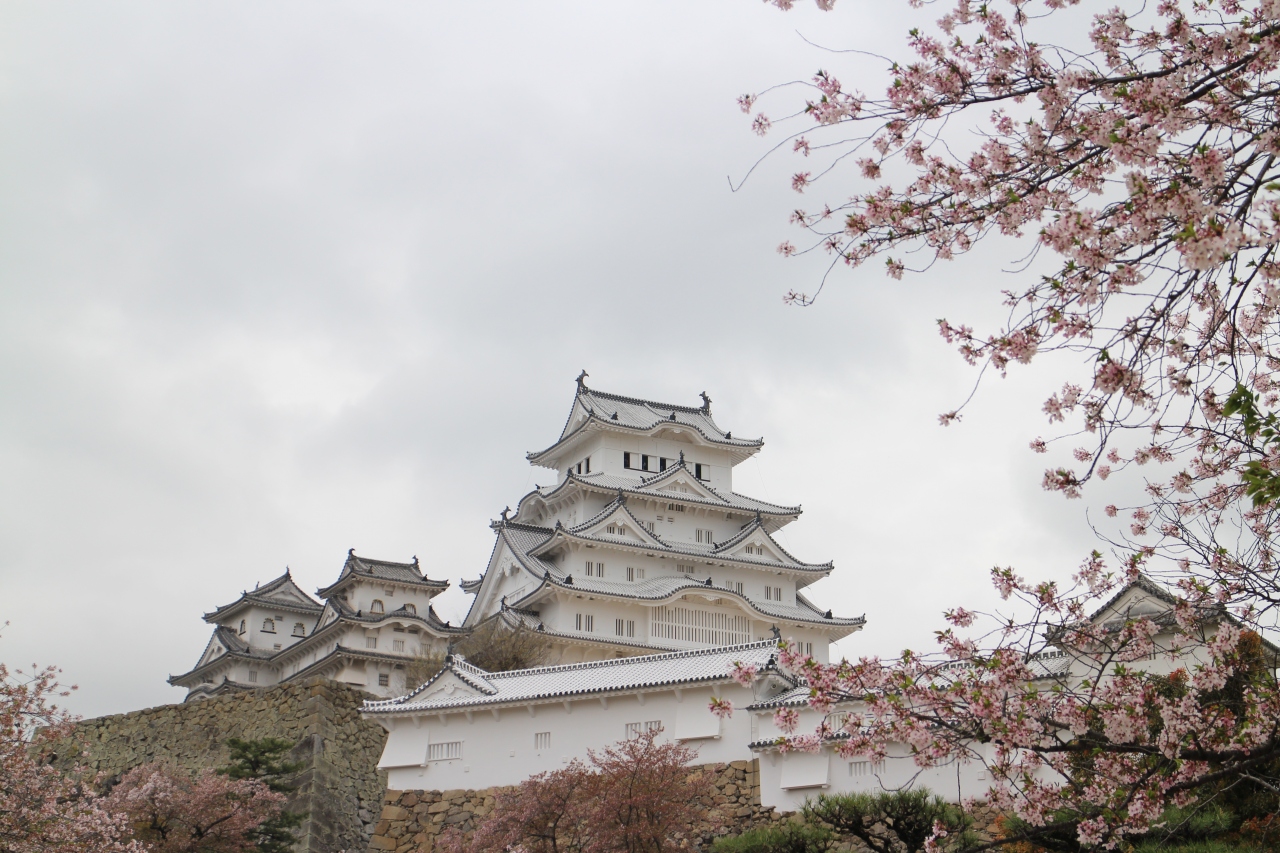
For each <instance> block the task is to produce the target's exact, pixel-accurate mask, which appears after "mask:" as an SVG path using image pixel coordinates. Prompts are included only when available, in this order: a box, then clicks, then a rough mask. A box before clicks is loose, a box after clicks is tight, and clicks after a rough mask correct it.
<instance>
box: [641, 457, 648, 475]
mask: <svg viewBox="0 0 1280 853" xmlns="http://www.w3.org/2000/svg"><path fill="white" fill-rule="evenodd" d="M640 470H641V471H648V470H649V457H648V456H646V455H644V454H641V456H640Z"/></svg>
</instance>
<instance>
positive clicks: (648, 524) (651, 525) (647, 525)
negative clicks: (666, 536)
mask: <svg viewBox="0 0 1280 853" xmlns="http://www.w3.org/2000/svg"><path fill="white" fill-rule="evenodd" d="M644 526H645V527H647V528H649V532H650V533H653V532H654V531H653V522H652V521H646V522H645V523H644Z"/></svg>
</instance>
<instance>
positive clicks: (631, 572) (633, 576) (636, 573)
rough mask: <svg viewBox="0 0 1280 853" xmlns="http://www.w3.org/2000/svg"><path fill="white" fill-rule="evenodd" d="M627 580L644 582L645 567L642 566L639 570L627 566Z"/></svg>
mask: <svg viewBox="0 0 1280 853" xmlns="http://www.w3.org/2000/svg"><path fill="white" fill-rule="evenodd" d="M627 580H629V581H641V580H644V567H643V566H642V567H640V568H638V569H637V568H633V567H631V566H627Z"/></svg>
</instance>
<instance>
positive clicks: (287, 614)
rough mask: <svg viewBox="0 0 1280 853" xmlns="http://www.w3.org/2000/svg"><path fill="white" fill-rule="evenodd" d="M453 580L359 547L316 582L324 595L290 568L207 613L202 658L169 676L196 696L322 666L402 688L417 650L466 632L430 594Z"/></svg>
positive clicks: (373, 687)
mask: <svg viewBox="0 0 1280 853" xmlns="http://www.w3.org/2000/svg"><path fill="white" fill-rule="evenodd" d="M448 587H449V582H448V581H435V580H431V579H430V578H428V577H427V576H426V575H425V574H423V572H422V569H421V568H420V567H419V565H418V560H417V558H416V557H415V558H414V560H413V562H412V563H394V562H391V561H389V560H373V559H370V558H368V557H358V556H356V554H355V550H354V549H352V550H351V551H349V552H347V559H346V562H344V563H343V565H342V571H341V572H340V573H339V574H338V579H337V580H336V581H334V582H333V583H332V584H330V585H329V586H327V587H325V588H324V589H321V590H317V594H318V595H319V596H320V598H321V601H317V600H315V599H314V598H312V597H311V596H309V595H307V594H306V593H305V592H303V591H302V590H301V589H300V588H299V587H298V585H297V584H296V583H294V582H293V578H292V577H291V576H290V574H289V573H288V572H287V571H286V572H285V573H284V574H283V575H281V576H280V577H278V578H276V579H275V580H273V581H271V582H270V583H268V584H265V585H263V586H261V587H258V588H255V589H254V590H253V591H252V592H245V593H244V594H242V595H241V596H240V597H239V598H238V599H236V600H235V601H233V602H232V603H230V604H227V605H224V606H222V607H219V608H218V609H217V610H214V611H213V612H211V613H206V614H205V615H204V620H205V621H206V622H209V623H211V624H213V625H214V626H215V627H214V629H213V636H212V637H210V638H209V642H208V643H207V644H206V645H205V648H204V651H203V652H202V653H201V655H200V658H199V660H198V661H197V662H196V665H195V667H193V668H192V669H191V670H189V671H188V672H185V673H183V674H182V675H175V676H171V677H170V678H169V683H170V684H172V685H175V686H177V687H185V688H187V697H186V698H187V700H188V701H189V700H192V699H202V698H205V697H208V696H215V695H217V694H219V693H224V692H228V691H234V690H248V689H252V688H255V687H268V686H270V685H272V684H278V683H280V682H282V681H292V680H303V679H307V678H311V677H314V676H321V677H324V678H331V679H333V680H335V681H340V682H342V683H343V684H348V685H351V686H352V687H359V688H360V689H362V690H366V691H368V692H369V693H372V694H374V695H375V696H396V695H399V694H401V693H404V691H405V689H406V683H405V677H406V675H407V667H408V665H409V664H410V663H411V662H412V661H413V660H414V659H415V658H417V657H421V656H429V655H433V654H439V655H443V654H444V652H445V651H446V649H447V647H448V645H449V642H450V641H451V640H454V639H457V638H458V637H460V636H462V635H464V634H465V632H464V631H463V629H462V628H461V627H457V626H451V625H449V624H448V623H447V622H442V621H441V620H440V619H439V617H437V616H436V613H435V610H434V609H432V606H431V600H432V599H433V598H435V597H436V596H437V595H439V594H440V593H441V592H443V591H444V590H446V589H448Z"/></svg>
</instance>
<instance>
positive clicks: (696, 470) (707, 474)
mask: <svg viewBox="0 0 1280 853" xmlns="http://www.w3.org/2000/svg"><path fill="white" fill-rule="evenodd" d="M693 476H695V477H697V478H698V479H699V480H710V479H711V466H710V465H703V464H702V463H701V462H695V463H694V464H693Z"/></svg>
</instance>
